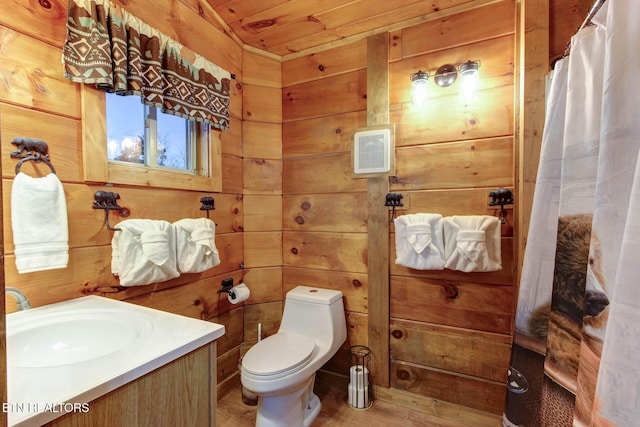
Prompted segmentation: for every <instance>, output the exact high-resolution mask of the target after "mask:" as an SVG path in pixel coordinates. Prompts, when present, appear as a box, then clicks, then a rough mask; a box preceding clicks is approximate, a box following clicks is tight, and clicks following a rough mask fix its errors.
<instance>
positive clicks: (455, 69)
mask: <svg viewBox="0 0 640 427" xmlns="http://www.w3.org/2000/svg"><path fill="white" fill-rule="evenodd" d="M479 68H480V61H467V62H463V63H462V64H458V65H457V66H456V65H453V64H444V65H442V66H441V67H439V68H438V69H437V70H436V71H435V73H434V75H433V81H434V82H435V83H436V85H438V86H440V87H449V86H451V85H452V84H454V83H455V81H456V80H457V79H458V74H460V80H461V82H460V97H461V99H462V101H463V103H464V104H469V103H471V102H473V101H475V100H476V98H477V95H478V82H479V79H478V70H479ZM428 80H429V72H428V71H422V70H421V71H418V72H417V73H413V74H411V85H412V87H413V90H412V95H411V102H412V103H413V105H414V106H417V107H422V106H424V105H425V104H426V100H427V81H428Z"/></svg>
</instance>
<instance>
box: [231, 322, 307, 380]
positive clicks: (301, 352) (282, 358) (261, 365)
mask: <svg viewBox="0 0 640 427" xmlns="http://www.w3.org/2000/svg"><path fill="white" fill-rule="evenodd" d="M315 348H316V343H315V341H314V340H312V339H310V338H307V337H305V336H302V335H294V334H288V333H284V332H278V333H277V334H275V335H272V336H270V337H268V338H266V339H264V340H262V341H260V342H259V343H257V344H256V345H254V346H253V347H252V348H251V349H250V350H249V351H248V352H247V354H245V356H244V357H243V358H242V368H243V369H244V370H245V371H246V372H248V373H249V374H253V375H259V376H273V375H279V374H284V373H287V372H289V371H294V370H297V369H299V368H301V367H302V366H304V365H306V364H307V363H308V362H309V360H311V356H312V355H313V350H315Z"/></svg>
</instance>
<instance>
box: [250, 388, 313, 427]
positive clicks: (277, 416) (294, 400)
mask: <svg viewBox="0 0 640 427" xmlns="http://www.w3.org/2000/svg"><path fill="white" fill-rule="evenodd" d="M313 379H314V378H311V381H310V382H309V383H307V385H306V386H305V387H301V388H300V389H299V390H297V391H295V392H293V393H290V394H287V395H280V396H260V397H259V399H258V413H257V414H256V427H309V426H310V425H311V423H312V422H313V421H314V420H315V419H316V417H317V416H318V414H319V413H320V409H321V408H322V403H321V402H320V399H319V398H318V396H316V395H315V394H314V393H313V383H314V381H313ZM302 402H306V404H304V405H302Z"/></svg>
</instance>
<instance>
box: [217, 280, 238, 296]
mask: <svg viewBox="0 0 640 427" xmlns="http://www.w3.org/2000/svg"><path fill="white" fill-rule="evenodd" d="M220 286H222V288H220V289H219V290H218V293H219V294H220V293H226V294H229V295H231V296H232V297H233V296H234V292H233V277H227V278H226V279H222V283H221V284H220Z"/></svg>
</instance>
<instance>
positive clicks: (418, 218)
mask: <svg viewBox="0 0 640 427" xmlns="http://www.w3.org/2000/svg"><path fill="white" fill-rule="evenodd" d="M394 225H395V229H396V264H398V265H402V266H404V267H409V268H415V269H418V270H442V269H443V268H444V242H443V234H442V215H440V214H428V213H417V214H410V215H402V216H399V217H397V218H396V219H395V220H394Z"/></svg>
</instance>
